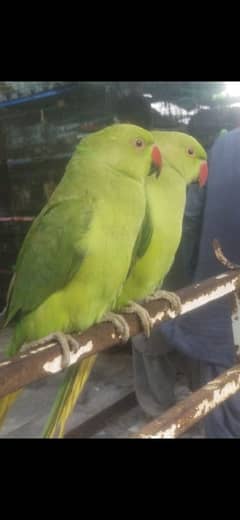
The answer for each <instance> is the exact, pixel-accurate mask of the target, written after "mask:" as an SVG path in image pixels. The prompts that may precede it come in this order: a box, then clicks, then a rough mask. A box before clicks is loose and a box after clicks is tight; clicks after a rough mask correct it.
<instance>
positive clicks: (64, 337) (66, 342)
mask: <svg viewBox="0 0 240 520" xmlns="http://www.w3.org/2000/svg"><path fill="white" fill-rule="evenodd" d="M51 341H57V342H58V343H59V344H60V346H61V349H62V368H66V367H68V366H69V364H70V359H71V357H70V353H71V351H73V352H76V351H77V349H78V347H79V345H78V342H77V341H76V340H75V339H74V338H73V337H72V336H70V335H69V334H64V333H63V332H53V333H52V334H49V335H48V336H45V337H44V338H41V339H38V340H36V341H32V342H31V343H24V344H23V346H22V348H21V352H25V351H26V350H30V349H31V348H34V347H41V346H43V345H46V344H47V343H50V342H51ZM70 347H71V348H70Z"/></svg>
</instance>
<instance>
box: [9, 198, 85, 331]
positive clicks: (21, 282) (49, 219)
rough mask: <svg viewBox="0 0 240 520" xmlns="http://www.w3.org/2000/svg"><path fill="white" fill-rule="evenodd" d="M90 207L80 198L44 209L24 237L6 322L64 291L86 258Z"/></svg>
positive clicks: (10, 294) (11, 287)
mask: <svg viewBox="0 0 240 520" xmlns="http://www.w3.org/2000/svg"><path fill="white" fill-rule="evenodd" d="M91 208H92V205H89V204H87V201H86V199H85V200H84V204H82V201H81V199H80V198H72V199H66V200H63V201H61V202H58V203H56V204H53V205H50V206H47V207H46V208H45V209H44V210H43V211H42V212H41V214H40V215H39V217H38V218H37V219H36V221H35V222H34V224H33V226H32V228H30V230H29V233H28V235H27V236H26V238H25V240H24V243H23V246H22V249H21V252H20V254H19V258H18V261H17V265H16V273H15V275H14V277H13V281H12V284H11V286H10V291H9V295H8V308H7V313H6V322H5V325H6V324H7V323H9V321H10V320H11V319H12V318H13V317H14V316H15V315H16V314H17V313H18V312H19V311H21V314H24V313H26V312H29V311H32V310H33V309H35V308H36V307H38V306H39V305H40V304H41V303H42V302H43V301H44V300H45V299H46V298H48V297H49V296H50V295H51V294H52V293H54V292H55V291H57V290H60V289H61V288H63V287H64V286H65V285H66V283H67V282H69V281H70V280H71V279H72V277H73V276H74V274H75V273H76V272H77V271H78V269H79V267H80V265H81V262H82V261H83V258H84V256H85V249H84V245H83V238H84V236H85V234H86V232H87V229H88V228H89V225H90V222H91V218H92V214H93V210H92V209H91Z"/></svg>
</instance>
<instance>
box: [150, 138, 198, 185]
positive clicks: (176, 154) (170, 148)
mask: <svg viewBox="0 0 240 520" xmlns="http://www.w3.org/2000/svg"><path fill="white" fill-rule="evenodd" d="M152 134H153V137H154V139H155V142H156V144H157V145H158V146H159V148H160V149H161V153H162V161H163V162H162V165H163V173H164V165H166V166H167V165H169V166H171V167H172V168H174V169H175V170H176V171H177V172H178V173H179V175H181V176H182V177H183V178H184V180H185V182H186V184H190V183H191V182H196V181H198V182H199V184H200V186H201V187H202V186H204V184H205V183H206V181H207V177H208V166H207V154H206V152H205V150H204V148H203V147H202V146H201V144H200V143H199V142H198V141H197V140H196V139H195V138H194V137H192V136H191V135H188V134H185V133H182V132H172V131H168V132H161V131H159V130H153V131H152Z"/></svg>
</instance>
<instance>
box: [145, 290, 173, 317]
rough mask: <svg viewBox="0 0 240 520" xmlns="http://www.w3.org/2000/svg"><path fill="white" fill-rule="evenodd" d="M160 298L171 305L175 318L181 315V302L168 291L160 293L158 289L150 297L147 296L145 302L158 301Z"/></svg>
mask: <svg viewBox="0 0 240 520" xmlns="http://www.w3.org/2000/svg"><path fill="white" fill-rule="evenodd" d="M160 298H163V299H164V300H167V301H168V302H169V303H170V305H171V310H172V311H174V312H175V313H176V314H177V316H178V315H179V314H181V310H182V302H181V300H180V298H179V296H178V295H177V294H175V293H174V292H170V291H162V290H161V289H159V290H158V291H156V292H155V293H154V294H153V295H152V296H148V297H147V298H145V300H144V301H145V302H146V303H147V302H150V301H153V300H159V299H160Z"/></svg>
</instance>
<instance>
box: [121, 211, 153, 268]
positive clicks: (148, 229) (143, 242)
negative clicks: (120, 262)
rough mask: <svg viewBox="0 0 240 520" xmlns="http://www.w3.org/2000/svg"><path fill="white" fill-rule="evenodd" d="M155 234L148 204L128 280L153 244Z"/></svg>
mask: <svg viewBox="0 0 240 520" xmlns="http://www.w3.org/2000/svg"><path fill="white" fill-rule="evenodd" d="M152 234H153V224H152V219H151V213H150V209H149V204H148V203H147V204H146V210H145V216H144V219H143V223H142V226H141V228H140V231H139V233H138V236H137V239H136V242H135V245H134V248H133V254H132V260H131V264H130V267H129V271H128V275H127V278H128V277H129V276H130V273H131V271H132V269H133V267H134V266H135V264H136V262H137V260H138V259H139V258H141V257H142V256H144V255H145V253H146V251H147V248H148V246H149V244H150V242H151V239H152Z"/></svg>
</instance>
